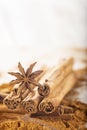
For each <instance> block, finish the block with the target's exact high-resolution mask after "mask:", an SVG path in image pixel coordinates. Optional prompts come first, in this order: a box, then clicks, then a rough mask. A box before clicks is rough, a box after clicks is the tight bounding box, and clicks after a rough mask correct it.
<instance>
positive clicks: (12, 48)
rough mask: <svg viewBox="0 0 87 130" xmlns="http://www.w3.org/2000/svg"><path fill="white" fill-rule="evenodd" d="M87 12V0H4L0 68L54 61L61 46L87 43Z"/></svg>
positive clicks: (0, 12)
mask: <svg viewBox="0 0 87 130" xmlns="http://www.w3.org/2000/svg"><path fill="white" fill-rule="evenodd" d="M85 12H86V0H61V1H60V0H1V1H0V72H5V73H6V72H8V71H9V70H13V69H14V67H15V66H17V63H18V62H19V61H20V62H22V63H23V65H25V64H28V63H30V61H34V60H36V61H38V60H39V61H40V60H41V61H43V63H44V62H46V63H48V64H50V63H51V64H52V63H53V61H57V58H59V57H60V55H61V53H60V52H61V49H60V48H65V47H66V48H67V46H74V47H75V46H78V47H84V46H86V45H85V43H86V41H85V36H86V32H85V27H86V25H85V24H86V23H85ZM66 55H67V54H66V53H64V55H62V57H64V56H65V57H66Z"/></svg>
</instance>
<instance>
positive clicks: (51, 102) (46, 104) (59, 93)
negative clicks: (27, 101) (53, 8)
mask: <svg viewBox="0 0 87 130" xmlns="http://www.w3.org/2000/svg"><path fill="white" fill-rule="evenodd" d="M76 81H77V78H76V76H75V74H74V72H72V73H70V74H69V75H68V76H67V77H66V78H65V79H64V81H63V82H62V83H61V84H60V85H59V87H57V86H56V88H54V91H53V93H51V94H50V95H49V96H48V97H46V98H44V99H43V100H42V101H41V103H40V104H39V107H38V108H39V110H40V111H44V112H45V113H46V114H49V113H52V112H54V111H55V109H56V108H57V107H58V105H59V104H60V103H61V101H62V99H63V98H64V96H65V95H66V94H67V93H68V92H69V91H70V90H71V89H72V88H73V87H74V85H75V83H76Z"/></svg>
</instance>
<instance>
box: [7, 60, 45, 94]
mask: <svg viewBox="0 0 87 130" xmlns="http://www.w3.org/2000/svg"><path fill="white" fill-rule="evenodd" d="M35 64H36V62H35V63H33V64H31V65H30V66H29V68H28V69H27V70H26V71H25V70H24V68H23V67H22V65H21V63H20V62H19V63H18V69H19V72H8V73H9V74H11V75H13V76H15V77H16V78H17V79H15V80H12V81H11V82H10V84H12V85H15V84H20V86H25V87H27V88H28V89H29V90H30V91H31V92H32V91H33V89H32V85H33V86H39V85H40V83H37V82H36V80H35V78H36V77H37V76H39V75H40V74H41V73H42V72H43V71H42V70H37V71H35V72H32V70H33V67H34V66H35Z"/></svg>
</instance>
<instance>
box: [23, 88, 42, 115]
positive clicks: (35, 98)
mask: <svg viewBox="0 0 87 130" xmlns="http://www.w3.org/2000/svg"><path fill="white" fill-rule="evenodd" d="M42 98H43V97H42V96H40V95H39V93H38V87H36V88H35V89H34V94H32V93H30V94H29V95H28V96H27V97H26V98H25V99H24V100H23V101H22V103H21V106H22V108H24V109H25V110H26V112H28V113H29V114H32V113H36V112H37V106H38V104H39V103H40V101H41V100H42Z"/></svg>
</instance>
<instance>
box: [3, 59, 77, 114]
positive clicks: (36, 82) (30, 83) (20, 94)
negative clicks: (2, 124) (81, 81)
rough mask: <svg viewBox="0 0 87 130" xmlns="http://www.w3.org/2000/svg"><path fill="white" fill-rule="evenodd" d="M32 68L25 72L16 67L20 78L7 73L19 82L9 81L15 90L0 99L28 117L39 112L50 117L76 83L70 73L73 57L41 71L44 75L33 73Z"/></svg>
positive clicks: (72, 73) (37, 72)
mask: <svg viewBox="0 0 87 130" xmlns="http://www.w3.org/2000/svg"><path fill="white" fill-rule="evenodd" d="M35 64H36V63H33V64H31V65H30V67H29V68H28V69H27V71H26V72H25V71H24V68H23V67H22V66H21V65H20V64H19V65H20V66H19V67H20V68H19V70H20V72H21V74H20V75H19V73H13V72H11V73H10V74H11V75H13V76H14V75H15V77H17V78H18V79H16V81H12V82H14V89H13V90H12V91H11V93H10V94H8V95H2V96H3V103H4V104H5V105H6V106H7V107H8V108H9V109H12V110H15V111H17V110H19V108H20V110H25V111H26V112H28V113H29V114H32V113H37V112H38V111H39V112H44V113H46V114H50V113H53V112H54V111H55V110H57V109H58V110H59V108H60V103H61V101H62V100H63V98H64V97H65V96H66V94H67V93H68V92H69V91H70V90H71V89H72V88H73V87H74V85H75V84H76V82H77V80H78V78H77V77H76V73H75V71H74V70H73V65H74V59H73V58H72V57H71V58H69V59H63V60H62V61H61V62H60V63H59V64H58V65H56V66H54V67H52V68H47V67H44V68H43V71H36V72H33V73H32V69H33V67H34V65H35ZM33 74H35V75H33ZM38 75H39V76H38ZM18 76H19V77H18ZM35 76H36V77H35ZM23 82H24V83H25V84H23ZM16 84H17V85H16Z"/></svg>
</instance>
